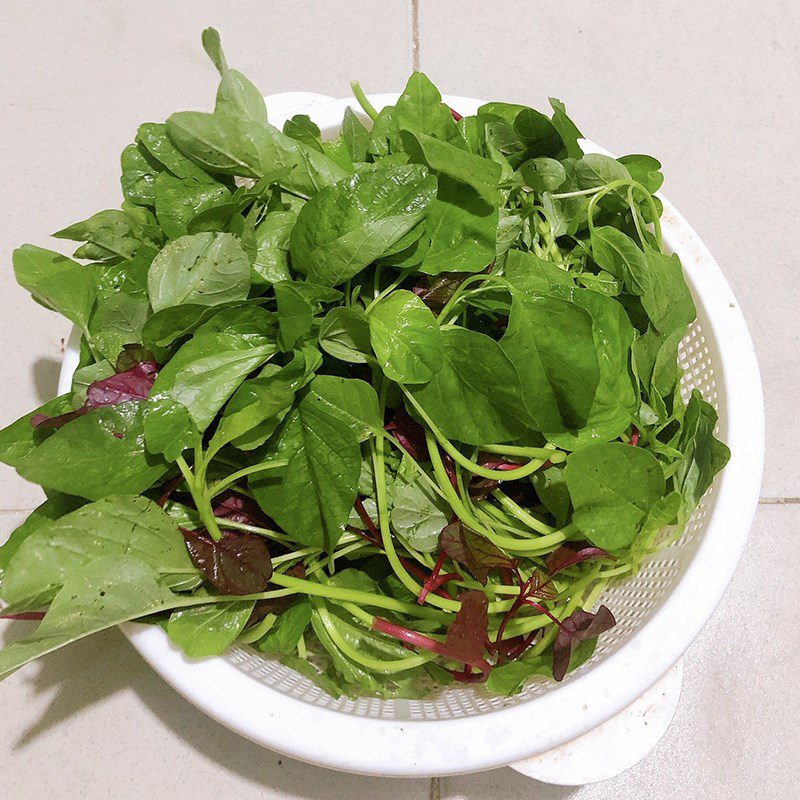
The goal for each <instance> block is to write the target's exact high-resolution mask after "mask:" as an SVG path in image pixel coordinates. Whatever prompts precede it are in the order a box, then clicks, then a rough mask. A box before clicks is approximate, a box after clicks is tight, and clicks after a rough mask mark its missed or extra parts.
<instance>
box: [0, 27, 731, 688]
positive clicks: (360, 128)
mask: <svg viewBox="0 0 800 800" xmlns="http://www.w3.org/2000/svg"><path fill="white" fill-rule="evenodd" d="M202 40H203V47H204V49H205V51H206V53H207V54H208V56H209V57H210V58H211V60H212V62H213V64H214V66H215V67H216V69H217V71H218V73H219V86H218V89H217V93H216V102H215V105H214V111H213V112H212V113H205V112H200V111H181V112H178V113H176V114H173V115H171V116H170V117H169V119H168V120H167V121H166V122H146V123H143V124H142V125H140V126H139V128H138V130H137V133H136V137H135V141H134V142H133V143H131V144H129V145H128V146H127V147H126V148H125V149H124V150H123V153H122V156H121V159H120V166H121V170H122V174H121V188H122V195H123V197H124V200H123V201H122V203H121V207H120V208H118V209H107V210H104V211H100V212H99V213H97V214H94V215H92V216H90V217H88V218H87V219H85V220H83V221H81V222H78V223H75V224H73V225H70V226H68V227H67V228H64V229H63V230H61V231H59V232H58V233H57V234H56V236H57V237H58V238H60V239H69V240H73V241H75V242H77V243H78V248H77V250H76V251H75V259H82V260H84V261H86V262H88V263H78V261H76V260H72V259H69V258H66V257H65V256H62V255H60V254H58V253H56V252H52V251H50V250H44V249H41V248H39V247H36V246H34V245H23V246H22V247H20V248H19V249H17V250H16V251H15V252H14V255H13V267H14V271H15V274H16V277H17V280H18V282H19V283H20V284H21V285H22V286H23V287H24V288H25V289H26V290H28V291H29V292H30V293H31V294H32V295H33V298H34V299H35V300H36V301H37V302H38V303H40V304H42V305H44V306H46V307H47V308H50V309H52V310H54V311H56V312H58V313H60V314H62V315H63V316H64V317H66V318H67V319H68V320H69V321H70V322H71V323H72V324H73V325H74V326H75V327H76V329H77V333H79V334H80V344H79V347H78V351H79V356H78V359H79V363H78V365H77V369H76V370H75V373H74V375H73V376H72V385H71V388H70V391H68V392H66V393H65V394H63V395H62V396H60V397H57V398H55V399H53V400H51V401H49V402H47V403H45V404H43V405H42V406H41V407H40V408H38V409H36V410H34V411H32V412H29V413H28V414H25V415H24V416H23V417H21V418H20V419H18V420H17V421H16V422H12V423H11V424H10V425H8V427H6V428H5V429H4V430H2V431H0V460H2V461H3V462H4V463H6V464H9V465H11V466H12V467H14V468H15V469H16V470H17V471H18V472H19V473H20V475H21V476H22V477H23V478H27V479H29V480H32V481H35V482H36V483H38V484H39V485H41V486H42V487H44V489H45V491H46V493H47V496H48V499H47V500H46V501H45V503H43V504H42V505H41V506H40V507H39V508H38V509H36V510H35V511H34V512H33V513H32V514H31V515H30V517H29V519H28V520H27V521H26V522H24V523H23V524H22V525H21V526H20V527H19V528H17V530H16V531H14V532H13V533H12V535H11V536H10V538H9V539H8V541H7V542H6V543H5V544H3V545H2V546H0V599H2V601H3V604H4V608H3V609H2V611H4V612H5V613H6V615H12V616H13V615H14V614H18V615H19V614H21V615H24V616H25V617H26V618H42V614H44V616H43V619H42V621H41V624H40V625H39V627H38V629H36V630H35V631H34V632H33V634H31V635H30V636H28V637H27V638H24V639H22V640H20V641H17V642H13V643H11V644H9V645H7V646H6V647H5V649H4V650H2V652H0V678H1V677H4V676H5V675H7V674H9V673H10V672H12V671H13V670H14V669H16V668H18V667H19V666H22V665H23V664H25V663H26V662H27V661H29V660H31V659H33V658H36V657H38V656H39V655H43V654H45V653H48V652H50V651H51V650H54V649H56V648H58V647H61V646H62V645H66V644H68V643H69V642H71V641H75V640H77V639H80V638H81V637H83V636H86V635H89V634H91V633H93V632H95V631H100V630H103V629H104V628H108V627H111V626H114V625H117V624H119V623H121V622H125V621H127V620H135V619H142V618H145V617H151V615H157V616H156V619H158V621H159V623H160V624H161V626H162V628H163V629H164V630H165V631H166V634H167V635H168V636H169V637H171V639H172V641H173V642H175V643H176V645H178V646H179V647H180V648H182V650H183V651H184V652H185V653H186V654H187V655H188V656H189V657H192V658H203V657H208V656H218V655H221V654H223V653H224V652H225V651H226V650H227V649H228V648H230V647H235V646H237V644H243V645H249V646H251V647H253V648H255V649H256V650H258V651H259V652H261V653H264V654H265V655H266V656H268V657H269V658H278V659H280V660H282V661H283V663H284V664H286V665H287V666H289V667H291V668H292V669H295V670H297V671H298V672H300V673H301V674H302V675H304V676H307V677H309V678H310V679H311V680H313V681H315V682H316V683H317V684H318V685H319V686H320V687H321V688H322V690H324V691H327V692H329V693H330V694H332V695H335V696H340V695H341V696H350V697H358V696H363V695H371V696H377V697H380V698H407V699H415V698H419V697H423V696H424V695H425V694H427V693H428V692H430V691H432V690H435V689H438V688H440V687H442V686H446V685H448V684H450V683H452V682H454V681H458V682H470V683H471V682H486V686H487V688H488V690H489V691H492V692H496V693H499V694H505V695H510V694H513V693H516V692H519V691H521V690H522V688H523V686H524V685H525V682H526V681H528V680H534V679H536V678H537V676H538V678H539V679H540V680H561V679H562V678H563V677H564V675H565V674H566V673H567V672H569V671H571V670H574V669H576V668H577V667H579V666H580V665H581V664H583V663H584V662H585V661H586V660H587V659H589V658H590V657H591V656H592V653H593V652H594V648H595V644H596V641H597V636H598V635H600V636H602V635H604V633H605V631H607V630H608V629H609V628H610V627H611V626H612V625H613V624H615V618H614V615H613V614H612V613H611V611H610V610H609V609H608V608H606V607H605V606H604V605H599V606H598V604H599V603H600V602H601V601H600V598H601V596H602V592H603V590H604V589H605V588H606V587H607V586H608V585H609V584H612V583H613V582H614V581H619V580H622V581H624V580H627V579H628V578H629V577H630V576H631V575H633V574H635V572H636V571H637V570H639V569H640V568H641V565H642V564H643V563H644V562H645V559H646V558H647V557H649V556H650V555H651V554H652V553H654V552H655V551H657V550H658V549H659V548H661V547H665V546H667V545H668V544H669V542H671V541H674V540H675V538H676V537H677V536H678V535H679V532H680V530H681V528H682V526H684V525H685V524H686V523H687V521H688V520H689V519H690V517H691V515H692V513H693V511H694V509H695V508H696V507H697V505H698V503H700V502H701V500H702V498H703V496H704V494H705V492H706V491H707V490H708V489H709V488H710V487H711V485H712V483H713V481H714V477H715V475H716V474H717V473H718V472H719V471H720V470H721V469H722V468H723V467H724V466H725V464H726V462H727V460H728V457H729V451H728V449H727V447H726V446H725V445H724V444H722V442H720V441H719V440H718V439H717V438H716V437H715V435H714V430H715V428H716V426H717V422H718V420H717V414H716V411H715V409H714V408H713V407H712V405H710V404H709V402H707V401H706V400H704V399H703V398H702V397H701V395H700V394H699V393H697V392H694V393H692V395H691V397H689V399H688V401H685V400H684V399H683V396H682V394H681V384H682V379H683V371H682V369H681V367H680V365H679V361H678V355H679V353H680V347H681V342H682V340H683V337H684V334H685V333H686V331H687V330H688V329H689V327H688V326H689V325H691V323H692V322H693V321H694V319H695V315H696V311H695V306H694V302H693V300H692V294H691V290H690V288H689V286H688V284H687V282H686V280H685V277H684V274H683V269H682V266H681V264H680V261H679V259H678V257H677V256H675V255H670V254H669V252H668V250H667V249H666V248H665V243H664V241H663V237H662V232H661V227H660V222H659V215H660V213H661V210H662V205H661V202H660V201H659V199H658V198H657V197H654V196H653V192H655V191H657V190H658V189H659V187H660V186H661V183H662V180H663V176H662V174H661V165H660V163H659V162H658V161H656V160H655V159H654V158H652V157H650V156H646V155H638V154H637V155H629V156H624V157H623V158H620V159H614V158H611V157H609V156H605V155H598V154H584V153H583V151H582V148H581V140H582V137H581V133H580V131H579V130H578V128H577V127H576V125H575V123H574V122H573V121H572V120H571V119H570V118H569V116H568V115H567V112H566V109H565V107H564V105H563V103H561V102H560V101H559V100H555V99H551V100H550V105H551V108H552V115H551V116H548V115H545V114H543V113H541V112H539V111H537V110H536V109H533V108H530V107H528V106H525V105H518V104H511V103H502V102H492V103H487V104H485V105H483V106H482V107H481V108H480V109H479V110H478V113H477V114H474V115H469V116H466V117H462V115H461V113H460V111H463V110H464V109H461V110H459V109H450V108H448V106H447V105H446V104H444V103H443V102H442V97H441V94H440V93H439V90H438V89H437V88H436V87H435V86H434V85H433V84H432V83H431V81H430V80H429V79H428V78H427V76H425V75H424V74H422V73H419V72H417V73H414V74H413V75H412V76H411V77H410V79H409V81H408V83H407V85H406V87H405V89H404V91H403V93H402V94H401V95H400V96H399V98H398V100H397V102H396V103H395V104H394V105H391V106H386V107H383V108H375V107H374V106H373V104H372V102H370V99H369V98H368V97H367V96H366V95H365V94H364V92H363V91H362V90H361V88H360V86H358V84H354V85H353V91H354V93H355V96H356V98H357V101H358V103H359V104H360V106H361V109H362V111H363V113H361V112H359V113H358V114H357V113H356V112H355V111H354V110H352V109H347V110H346V112H345V114H344V119H343V121H342V125H341V128H340V131H339V133H338V135H333V136H329V133H330V131H328V130H325V131H322V130H321V129H320V127H319V125H318V124H317V123H318V118H317V117H316V114H315V112H314V109H311V110H309V112H308V114H305V113H300V114H296V115H294V116H293V117H292V118H291V119H289V120H286V121H285V123H284V125H283V130H279V129H278V128H276V127H275V126H274V125H272V124H270V123H269V122H268V120H267V108H266V107H265V103H264V99H263V94H262V92H261V91H260V90H259V89H258V88H256V86H255V85H254V84H253V83H252V82H251V81H250V80H249V79H247V78H246V77H245V76H244V75H242V73H240V72H238V71H236V70H234V69H231V68H230V66H229V65H228V62H227V59H226V57H225V55H224V53H223V51H222V47H221V43H220V38H219V34H218V33H217V32H216V31H215V30H214V29H212V28H208V29H206V30H205V31H204V32H203V37H202ZM548 113H549V112H548ZM362 120H363V121H362ZM45 610H46V611H45ZM617 610H618V611H619V610H620V609H617ZM621 610H622V611H623V612H624V609H621Z"/></svg>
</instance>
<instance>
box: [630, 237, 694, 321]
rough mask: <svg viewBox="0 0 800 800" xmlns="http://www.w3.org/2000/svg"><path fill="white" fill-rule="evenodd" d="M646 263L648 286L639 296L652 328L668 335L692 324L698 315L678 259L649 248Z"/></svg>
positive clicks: (675, 256)
mask: <svg viewBox="0 0 800 800" xmlns="http://www.w3.org/2000/svg"><path fill="white" fill-rule="evenodd" d="M647 263H648V266H649V283H648V285H647V286H646V287H645V289H644V291H643V293H642V306H644V310H645V311H646V312H647V315H648V316H649V317H650V319H651V320H652V322H653V325H654V326H655V328H656V329H657V330H658V331H659V332H660V333H663V334H665V335H667V334H670V333H672V331H674V330H677V329H678V328H680V329H683V328H684V327H685V326H686V325H688V324H689V323H690V322H694V320H695V318H696V317H697V311H696V310H695V307H694V301H693V300H692V294H691V292H690V291H689V287H688V286H687V285H686V280H685V279H684V276H683V267H682V266H681V261H680V258H678V256H677V255H675V254H673V255H671V256H667V255H664V254H663V253H659V252H657V251H655V250H652V249H650V248H648V250H647Z"/></svg>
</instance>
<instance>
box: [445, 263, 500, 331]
mask: <svg viewBox="0 0 800 800" xmlns="http://www.w3.org/2000/svg"><path fill="white" fill-rule="evenodd" d="M488 280H494V277H493V276H492V275H486V274H484V273H483V272H480V273H478V274H477V275H471V276H470V277H469V278H466V279H465V280H464V281H463V282H462V283H461V285H460V286H459V287H458V289H456V290H455V292H454V293H453V296H452V297H451V298H450V299H449V300H448V301H447V303H445V305H444V308H442V310H441V311H440V312H439V316H438V317H437V318H436V319H437V321H438V322H439V324H441V323H442V322H443V321H445V320H446V319H447V318H448V317H449V316H450V314H451V313H452V310H453V309H454V308H455V306H456V304H457V303H458V302H459V301H460V300H461V298H462V297H463V295H464V292H465V290H466V289H467V287H468V286H471V285H472V284H473V283H477V282H478V281H488Z"/></svg>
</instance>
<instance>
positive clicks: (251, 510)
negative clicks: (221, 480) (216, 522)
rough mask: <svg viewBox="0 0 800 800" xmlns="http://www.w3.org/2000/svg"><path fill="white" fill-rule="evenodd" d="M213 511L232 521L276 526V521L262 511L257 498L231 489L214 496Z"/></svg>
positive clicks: (218, 516) (221, 517) (270, 526)
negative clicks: (254, 498)
mask: <svg viewBox="0 0 800 800" xmlns="http://www.w3.org/2000/svg"><path fill="white" fill-rule="evenodd" d="M213 512H214V516H215V517H217V518H218V519H229V520H230V521H231V522H241V523H243V524H244V525H255V526H256V527H259V528H274V527H276V525H275V522H274V521H273V520H272V519H271V518H270V517H268V516H267V515H266V514H265V513H264V512H263V511H262V509H261V506H259V505H258V503H256V501H255V500H253V499H252V498H250V497H245V496H244V495H241V494H237V493H236V492H234V491H233V490H230V489H229V490H227V491H225V492H223V493H222V494H220V495H217V497H215V498H214V506H213Z"/></svg>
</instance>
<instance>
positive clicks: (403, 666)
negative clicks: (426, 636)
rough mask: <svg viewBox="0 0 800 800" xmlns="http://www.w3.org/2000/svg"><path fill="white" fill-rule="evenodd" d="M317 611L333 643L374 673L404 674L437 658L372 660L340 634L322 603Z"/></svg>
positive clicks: (423, 656)
mask: <svg viewBox="0 0 800 800" xmlns="http://www.w3.org/2000/svg"><path fill="white" fill-rule="evenodd" d="M315 605H316V604H315ZM315 610H316V612H317V615H318V616H319V620H320V622H321V623H322V624H323V626H324V627H325V630H326V631H327V633H328V636H330V638H331V640H332V641H333V643H334V644H335V645H336V646H337V647H338V648H339V649H340V650H341V651H342V652H343V653H344V654H345V655H346V656H347V657H348V658H349V659H350V660H352V661H355V662H356V664H361V665H362V666H364V667H367V669H371V670H372V671H373V672H378V673H381V674H383V675H389V674H391V673H394V672H404V671H405V670H408V669H413V668H414V667H419V666H421V665H422V664H425V663H426V662H428V661H430V660H431V658H434V657H435V654H434V653H431V654H430V656H427V655H413V656H406V657H405V658H397V659H392V660H391V661H386V660H384V659H382V658H372V657H371V656H368V655H365V654H364V653H363V652H362V651H360V650H358V649H357V648H355V647H353V646H352V645H351V644H350V643H349V642H348V641H347V639H345V638H344V636H342V635H341V634H340V633H339V630H338V628H337V627H336V623H335V622H334V621H333V618H332V616H331V614H330V613H329V612H328V610H327V609H326V608H323V606H322V604H321V603H320V604H318V605H316V609H315Z"/></svg>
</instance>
